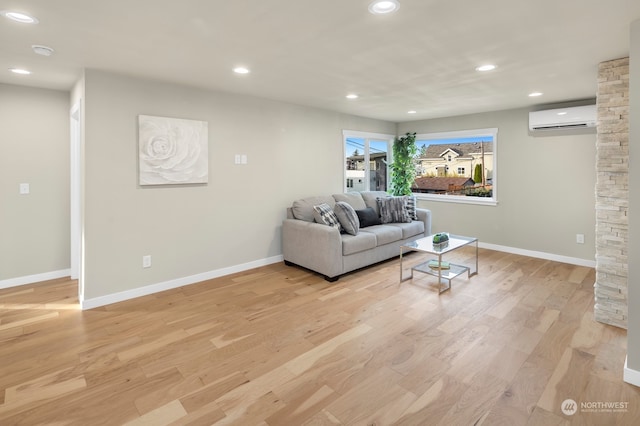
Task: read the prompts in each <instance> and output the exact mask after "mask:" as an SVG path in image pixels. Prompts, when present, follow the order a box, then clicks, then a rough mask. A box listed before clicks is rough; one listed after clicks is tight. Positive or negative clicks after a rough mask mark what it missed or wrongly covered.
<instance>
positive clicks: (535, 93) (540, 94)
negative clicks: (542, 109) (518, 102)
mask: <svg viewBox="0 0 640 426" xmlns="http://www.w3.org/2000/svg"><path fill="white" fill-rule="evenodd" d="M537 96H542V92H533V93H529V97H530V98H535V97H537Z"/></svg>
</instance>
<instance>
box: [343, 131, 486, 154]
mask: <svg viewBox="0 0 640 426" xmlns="http://www.w3.org/2000/svg"><path fill="white" fill-rule="evenodd" d="M492 140H493V138H492V137H491V136H476V137H468V138H449V139H425V140H416V145H418V151H420V149H422V147H423V146H425V145H442V144H445V143H474V142H491V141H492ZM369 143H370V151H371V153H376V152H386V150H387V148H386V146H387V143H386V142H385V141H374V140H372V141H370V142H369ZM356 149H357V150H358V153H359V154H363V153H364V139H363V138H347V149H346V152H347V154H348V155H353V153H354V152H355V150H356Z"/></svg>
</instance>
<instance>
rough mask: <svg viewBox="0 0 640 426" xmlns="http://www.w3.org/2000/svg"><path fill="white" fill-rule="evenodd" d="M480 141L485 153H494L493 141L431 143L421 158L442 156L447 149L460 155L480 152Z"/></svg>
mask: <svg viewBox="0 0 640 426" xmlns="http://www.w3.org/2000/svg"><path fill="white" fill-rule="evenodd" d="M480 143H482V145H483V146H484V153H485V154H487V153H493V142H474V143H445V144H440V145H429V146H428V147H427V150H426V153H425V155H423V156H421V157H420V158H440V157H441V156H442V154H443V153H444V152H446V151H447V150H449V149H450V150H452V151H454V152H455V153H456V154H458V155H459V156H460V157H465V156H470V155H471V154H476V153H477V154H479V153H480V152H481V147H480Z"/></svg>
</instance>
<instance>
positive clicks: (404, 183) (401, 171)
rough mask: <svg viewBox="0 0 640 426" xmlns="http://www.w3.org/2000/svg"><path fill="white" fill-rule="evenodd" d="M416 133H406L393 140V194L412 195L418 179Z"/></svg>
mask: <svg viewBox="0 0 640 426" xmlns="http://www.w3.org/2000/svg"><path fill="white" fill-rule="evenodd" d="M415 142H416V134H415V133H406V134H405V135H404V136H400V137H397V138H396V139H395V141H394V142H393V162H392V163H391V166H390V169H391V191H390V192H391V194H392V195H411V187H412V186H413V182H414V181H415V179H416V168H415V164H414V161H415V156H416V154H417V152H418V148H417V147H416V143H415Z"/></svg>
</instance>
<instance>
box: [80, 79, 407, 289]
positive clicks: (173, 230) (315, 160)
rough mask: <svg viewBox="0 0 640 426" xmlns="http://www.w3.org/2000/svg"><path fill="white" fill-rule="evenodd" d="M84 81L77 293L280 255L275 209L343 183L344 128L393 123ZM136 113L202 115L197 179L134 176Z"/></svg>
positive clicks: (138, 83)
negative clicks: (238, 159)
mask: <svg viewBox="0 0 640 426" xmlns="http://www.w3.org/2000/svg"><path fill="white" fill-rule="evenodd" d="M84 78H85V81H84V88H85V129H84V130H85V146H84V156H85V167H84V169H85V171H84V173H85V185H84V197H85V203H84V227H85V228H84V232H85V271H84V273H85V281H84V284H85V286H84V292H85V293H84V295H85V299H91V298H96V297H100V296H105V295H109V294H112V293H117V292H122V291H127V290H132V289H135V288H138V287H142V286H145V285H150V284H155V283H160V282H164V281H169V280H173V279H178V278H182V277H187V276H190V275H194V274H200V273H206V272H209V271H215V270H218V269H220V268H227V267H231V266H235V265H241V264H244V263H248V262H253V261H257V260H262V259H268V258H270V257H274V256H279V255H281V252H282V251H281V244H280V227H281V223H282V219H283V218H284V216H285V208H286V207H287V206H289V205H290V204H291V202H292V201H293V200H294V199H296V198H300V197H304V196H310V195H315V194H331V193H335V192H341V191H342V188H343V183H342V169H343V161H344V158H343V157H344V156H343V147H342V130H343V129H350V130H360V131H371V132H381V133H389V134H394V133H395V129H396V126H395V124H394V123H390V122H383V121H378V120H370V119H363V118H359V117H354V116H346V115H342V114H339V113H334V112H329V111H323V110H318V109H313V108H307V107H301V106H296V105H290V104H284V103H279V102H275V101H270V100H264V99H258V98H255V97H249V96H242V95H232V94H225V93H214V92H205V91H202V90H199V89H195V88H188V87H184V86H177V85H171V84H166V83H160V82H154V81H149V80H141V79H136V78H131V77H126V76H122V75H115V74H110V73H105V72H101V71H95V70H86V71H85V76H84ZM139 114H145V115H156V116H163V117H175V118H186V119H193V120H206V121H208V123H209V183H208V184H207V185H201V186H174V187H140V186H139V185H138V184H137V182H138V176H137V169H138V155H137V146H138V128H137V119H138V115H139ZM235 154H246V155H247V156H248V164H247V165H244V166H242V165H235V164H234V155H235ZM147 254H149V255H151V256H152V267H151V268H149V269H143V268H142V256H143V255H147Z"/></svg>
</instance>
